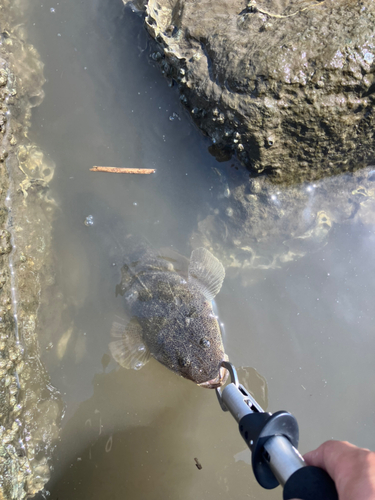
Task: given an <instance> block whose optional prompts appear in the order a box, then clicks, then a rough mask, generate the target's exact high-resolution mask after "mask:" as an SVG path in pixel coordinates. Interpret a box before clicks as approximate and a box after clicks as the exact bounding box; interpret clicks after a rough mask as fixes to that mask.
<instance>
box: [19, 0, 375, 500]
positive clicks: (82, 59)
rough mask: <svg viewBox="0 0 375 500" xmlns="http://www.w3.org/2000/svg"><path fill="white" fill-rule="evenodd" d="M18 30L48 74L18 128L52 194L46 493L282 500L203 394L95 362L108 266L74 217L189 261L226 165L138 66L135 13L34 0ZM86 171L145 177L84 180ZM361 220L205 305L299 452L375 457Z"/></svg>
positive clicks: (104, 359) (368, 283) (140, 37)
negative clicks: (35, 148)
mask: <svg viewBox="0 0 375 500" xmlns="http://www.w3.org/2000/svg"><path fill="white" fill-rule="evenodd" d="M27 30H28V33H29V36H30V41H31V42H32V43H33V44H34V45H35V46H36V48H37V49H38V50H39V51H40V53H41V58H42V60H43V61H44V62H45V76H46V78H47V83H46V85H45V93H46V95H45V99H44V101H43V103H42V105H41V106H40V107H38V108H36V109H35V110H34V113H33V118H32V120H33V124H32V128H31V135H32V140H33V141H35V142H36V143H38V144H39V145H40V146H41V147H42V149H43V150H44V152H45V153H46V154H48V155H50V157H51V158H52V159H53V161H54V162H55V163H56V171H55V177H54V180H53V183H52V186H51V188H52V190H53V193H54V195H55V197H56V198H57V199H58V200H59V205H60V209H61V210H60V214H59V216H58V218H57V220H56V222H55V232H54V241H55V252H56V266H57V274H58V280H57V285H56V286H57V288H58V289H59V290H60V291H61V295H60V302H57V303H56V308H55V310H49V311H45V313H44V314H45V315H46V318H47V320H48V322H47V325H46V332H45V337H44V338H43V339H41V346H42V349H43V350H44V351H45V354H44V362H45V363H46V365H47V367H48V369H49V371H50V374H51V377H52V382H53V384H54V385H55V386H56V387H57V388H58V389H59V390H60V391H61V392H62V393H63V395H64V398H65V401H66V404H67V414H66V418H65V421H64V428H63V432H62V438H61V442H60V444H59V446H58V449H57V452H56V456H55V463H54V472H53V475H52V479H51V481H50V482H49V483H48V485H47V487H46V489H47V490H48V491H49V492H50V497H51V498H52V499H53V500H57V499H58V498H59V499H65V498H71V499H80V500H82V499H86V498H87V499H103V498H111V499H117V498H132V499H138V498H139V499H144V498H146V495H147V498H150V499H165V498H171V499H177V498H178V499H190V498H198V499H207V500H209V499H214V498H215V499H216V498H226V499H232V498H233V499H237V498H253V499H257V500H258V499H259V500H262V499H267V498H275V499H276V498H281V491H280V488H279V489H277V490H275V491H272V492H269V491H265V490H262V489H261V488H260V487H259V486H258V485H257V483H256V481H255V479H254V477H253V474H252V471H251V467H250V465H249V460H250V452H248V451H246V447H245V444H244V443H243V442H242V440H241V438H240V436H239V433H238V431H237V426H236V424H235V422H234V420H233V419H232V418H231V417H230V416H229V415H227V414H224V413H223V412H222V411H221V410H220V408H219V405H218V403H217V401H216V397H215V394H214V392H213V391H208V390H204V389H201V388H198V387H196V386H194V384H192V383H190V382H188V381H186V380H183V379H179V378H178V377H176V376H175V375H174V374H173V373H171V372H169V371H167V370H166V369H165V368H163V367H162V366H161V365H159V364H158V363H157V362H155V361H151V362H150V363H149V364H148V365H147V366H146V367H144V368H143V369H142V370H140V371H139V372H135V371H127V370H124V369H118V368H117V367H116V365H115V363H114V362H113V361H111V360H110V358H109V357H108V353H109V351H108V340H109V331H110V327H111V324H112V321H113V319H114V315H115V314H119V313H120V314H121V308H122V306H121V297H116V296H115V286H116V284H117V283H118V275H117V269H116V268H113V267H112V266H111V263H110V262H109V261H108V259H107V258H106V255H105V252H106V250H105V245H103V246H101V244H100V242H98V245H97V246H95V247H94V248H93V246H92V244H91V243H90V241H89V240H88V239H87V232H88V228H87V227H85V225H84V224H83V221H84V219H85V217H86V216H88V215H90V209H89V208H88V207H94V208H95V209H97V210H107V207H109V208H108V210H110V211H111V212H113V213H115V214H117V216H119V217H121V218H122V219H123V220H124V221H125V224H126V225H127V227H128V228H129V231H134V230H136V231H137V232H139V233H140V234H143V235H145V236H146V237H147V238H148V240H149V241H150V242H151V243H152V244H153V245H155V246H156V247H160V246H173V248H176V249H177V250H179V251H180V252H181V253H183V254H185V255H187V256H188V255H189V254H190V251H191V248H190V246H189V240H190V237H191V233H192V232H193V231H194V230H195V229H196V227H197V221H198V219H203V218H205V217H206V215H207V214H209V213H211V210H212V209H213V208H216V209H218V210H220V206H221V205H220V204H221V200H222V199H223V193H224V188H223V182H222V180H221V179H220V177H219V176H218V175H217V173H216V172H215V169H220V170H221V171H222V173H223V176H224V178H225V177H226V176H228V177H229V173H230V172H231V171H233V169H232V168H231V165H232V162H228V163H227V164H218V163H217V162H216V160H215V159H214V158H212V157H211V156H210V155H209V153H208V152H207V148H208V146H209V145H210V143H209V142H208V140H206V139H205V138H203V137H202V135H201V134H200V133H199V131H198V130H196V129H195V128H194V126H192V124H191V122H190V120H189V117H188V116H187V114H186V113H185V111H184V110H183V108H182V107H181V105H180V102H179V99H178V95H177V92H176V90H175V89H173V88H172V89H171V88H169V87H168V83H167V81H166V80H165V79H164V78H163V77H162V75H160V73H159V70H158V68H156V67H154V66H153V64H152V61H151V60H150V53H151V50H150V46H149V45H150V41H149V38H148V36H147V34H146V32H145V31H144V29H143V27H142V20H141V18H140V17H138V16H137V15H136V14H135V13H133V12H132V10H131V9H130V8H124V7H123V5H122V2H121V1H120V0H110V1H108V2H99V1H98V0H80V1H78V0H65V1H64V2H63V1H61V0H60V2H56V1H55V0H53V1H52V0H48V1H46V0H40V1H39V2H38V3H35V2H34V5H33V6H32V7H31V8H30V16H29V21H28V25H27ZM174 113H175V114H177V115H178V116H175V115H174ZM170 118H173V119H170ZM93 165H111V166H126V167H146V168H156V173H155V174H154V175H152V176H118V175H110V174H99V173H92V172H90V171H89V168H90V167H91V166H93ZM103 207H104V208H103ZM302 216H303V214H302V213H301V217H302ZM372 220H374V222H375V218H374V219H371V217H370V219H369V220H368V219H367V222H366V224H364V223H363V222H360V221H358V220H357V219H353V222H352V223H350V222H349V223H346V224H345V225H340V224H334V225H333V226H332V230H331V231H330V234H329V236H328V238H327V241H326V243H327V244H326V245H320V246H318V248H316V246H314V245H313V244H312V245H311V251H308V250H309V248H308V249H307V252H306V255H305V256H303V257H301V258H295V259H294V260H292V261H290V262H288V263H286V264H285V265H283V266H281V267H280V268H279V269H268V270H266V269H265V270H259V269H258V270H257V279H256V280H255V281H254V283H253V284H251V285H249V286H244V285H243V281H242V280H241V279H240V276H237V277H236V278H230V276H229V277H227V278H226V280H225V282H224V286H223V288H222V290H221V292H220V293H219V295H218V297H217V305H218V309H219V313H220V318H221V321H222V322H223V323H224V325H225V332H226V333H225V346H226V351H227V353H228V355H229V358H230V360H231V361H232V362H233V363H234V364H235V365H236V366H246V367H252V368H249V369H247V371H246V372H245V371H243V372H242V374H243V375H244V374H245V373H246V374H247V375H246V385H247V387H248V388H249V389H250V390H251V391H252V392H253V393H254V395H255V397H256V398H257V400H258V402H259V403H260V404H261V405H263V406H264V407H267V405H268V409H269V410H270V411H277V410H281V409H286V410H288V411H291V412H292V413H293V414H294V415H295V416H296V417H297V419H298V422H299V425H300V433H301V439H300V450H301V451H302V452H305V451H308V450H309V449H311V448H313V447H315V446H317V445H319V444H320V443H321V442H322V441H324V440H325V439H328V438H337V439H347V440H350V441H352V442H354V443H356V444H358V445H361V446H367V447H370V448H373V449H375V437H374V436H375V433H374V432H373V430H374V400H375V388H374V386H373V384H371V383H369V382H371V381H372V380H374V377H375V363H374V362H373V353H374V350H375V335H374V326H373V325H374V313H373V296H374V292H375V282H374V279H373V276H374V271H375V262H374V258H373V252H374V248H375V232H374V228H375V226H374V224H372V223H371V221H372ZM312 250H315V251H312ZM218 257H219V256H218ZM229 274H230V273H229ZM264 380H266V381H267V383H265V381H264ZM267 385H268V389H267ZM267 391H268V393H267ZM194 458H198V460H199V462H200V463H201V464H202V467H203V468H202V470H198V469H197V467H196V465H195V462H194Z"/></svg>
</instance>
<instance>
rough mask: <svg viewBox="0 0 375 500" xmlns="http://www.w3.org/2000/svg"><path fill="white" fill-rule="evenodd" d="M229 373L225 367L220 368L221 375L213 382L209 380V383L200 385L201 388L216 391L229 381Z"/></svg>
mask: <svg viewBox="0 0 375 500" xmlns="http://www.w3.org/2000/svg"><path fill="white" fill-rule="evenodd" d="M228 375H229V372H228V370H227V369H226V368H224V367H223V366H221V367H220V370H219V375H218V376H217V377H215V378H213V379H212V380H208V381H207V382H202V383H201V384H198V385H199V387H204V388H206V389H216V388H217V387H221V386H222V385H224V384H225V382H226V381H227V378H228Z"/></svg>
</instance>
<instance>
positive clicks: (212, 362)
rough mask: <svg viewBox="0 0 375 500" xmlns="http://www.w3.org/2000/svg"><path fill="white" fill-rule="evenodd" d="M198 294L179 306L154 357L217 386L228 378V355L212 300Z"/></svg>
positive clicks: (187, 375)
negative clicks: (157, 353)
mask: <svg viewBox="0 0 375 500" xmlns="http://www.w3.org/2000/svg"><path fill="white" fill-rule="evenodd" d="M196 295H197V294H196ZM196 295H195V296H194V300H193V301H188V303H186V304H185V306H183V305H182V306H180V308H179V311H178V315H176V316H175V317H173V318H171V319H170V321H168V323H167V324H166V325H165V328H164V329H163V331H162V332H160V333H161V335H159V341H160V345H162V350H161V351H160V353H159V355H156V356H155V355H154V356H155V357H156V359H158V361H160V362H161V363H163V364H164V365H165V366H167V367H168V368H169V369H171V370H173V371H174V372H175V373H177V374H178V375H180V376H182V377H184V378H186V379H189V380H192V381H193V382H195V383H196V384H198V385H199V386H201V387H206V388H209V389H214V388H216V387H220V386H221V385H223V384H224V383H225V381H226V379H227V376H228V374H227V371H226V370H225V369H224V368H223V367H222V366H221V364H222V362H223V361H226V360H227V359H228V357H227V356H226V354H225V352H224V346H223V342H222V337H221V330H220V325H219V322H218V318H217V316H215V314H214V312H213V309H212V305H211V303H210V302H209V301H207V300H205V299H204V297H200V298H199V297H197V296H196Z"/></svg>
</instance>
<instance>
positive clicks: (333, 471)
mask: <svg viewBox="0 0 375 500" xmlns="http://www.w3.org/2000/svg"><path fill="white" fill-rule="evenodd" d="M304 459H305V461H306V463H307V465H314V466H316V467H321V468H322V469H324V470H326V471H327V472H328V474H329V475H330V476H331V478H332V479H333V480H334V482H335V484H336V489H337V492H338V495H339V500H375V453H374V452H372V451H370V450H367V449H364V448H358V447H357V446H354V445H353V444H350V443H348V442H346V441H326V442H325V443H323V444H322V445H320V446H319V448H317V449H316V450H314V451H310V452H309V453H306V455H304Z"/></svg>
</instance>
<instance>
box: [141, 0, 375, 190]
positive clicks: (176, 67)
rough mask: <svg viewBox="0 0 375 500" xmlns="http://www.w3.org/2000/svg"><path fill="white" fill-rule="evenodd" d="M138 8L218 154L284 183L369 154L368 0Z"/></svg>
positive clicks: (372, 120) (160, 2)
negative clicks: (355, 1) (143, 14)
mask: <svg viewBox="0 0 375 500" xmlns="http://www.w3.org/2000/svg"><path fill="white" fill-rule="evenodd" d="M142 6H144V9H145V25H146V28H147V30H148V31H149V33H150V34H151V36H152V37H153V38H154V40H155V41H156V42H157V46H158V50H156V51H154V53H155V54H156V53H157V52H160V53H163V58H161V59H160V60H159V61H158V62H159V64H160V67H161V70H162V71H163V73H165V74H167V75H168V77H170V78H172V79H175V80H176V81H178V82H179V84H178V88H179V92H180V94H181V97H180V98H181V102H182V103H183V104H184V105H185V106H186V107H187V108H188V110H189V112H190V113H189V114H190V116H192V118H193V120H194V121H195V122H196V124H197V125H198V126H199V127H200V128H201V129H202V130H203V131H204V133H205V134H206V135H208V136H209V137H211V139H212V141H213V143H214V145H215V147H214V148H212V147H211V148H210V152H211V154H213V155H215V156H216V157H217V158H218V160H219V161H223V158H226V159H227V158H228V157H229V158H230V157H231V156H232V155H235V156H237V158H238V160H239V161H240V162H241V163H242V164H243V165H244V166H245V167H246V168H247V169H249V170H250V171H252V172H254V173H257V174H260V173H265V174H267V175H268V176H269V177H270V179H271V180H273V182H277V183H288V184H290V183H295V182H300V181H306V180H313V179H319V178H322V177H323V176H326V175H332V174H337V173H340V172H343V171H348V170H353V169H355V168H359V167H363V166H367V165H368V164H369V161H370V160H372V159H373V158H374V156H375V146H374V141H373V133H372V131H373V128H374V125H375V115H374V113H373V107H374V103H375V92H374V83H375V77H374V61H375V44H374V35H373V19H374V17H375V5H374V2H372V0H364V1H363V2H359V3H353V2H349V1H346V0H339V1H334V0H325V1H324V2H319V3H314V2H312V1H310V2H307V3H306V2H305V3H304V4H302V3H301V2H300V0H287V1H286V2H278V3H276V2H272V1H270V0H259V1H256V2H255V1H254V2H251V4H248V5H246V2H244V1H243V0H234V1H233V0H215V1H213V0H204V1H201V2H198V3H197V2H196V1H195V0H182V1H177V0H172V1H169V0H168V1H167V0H146V1H145V2H142ZM172 19H173V25H176V26H175V29H173V30H172V31H171V20H172ZM154 60H156V61H157V58H154ZM303 164H305V165H307V168H306V167H303Z"/></svg>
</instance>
